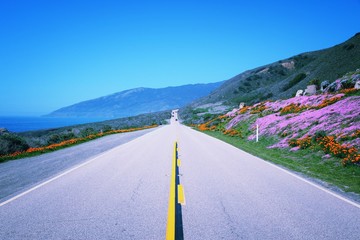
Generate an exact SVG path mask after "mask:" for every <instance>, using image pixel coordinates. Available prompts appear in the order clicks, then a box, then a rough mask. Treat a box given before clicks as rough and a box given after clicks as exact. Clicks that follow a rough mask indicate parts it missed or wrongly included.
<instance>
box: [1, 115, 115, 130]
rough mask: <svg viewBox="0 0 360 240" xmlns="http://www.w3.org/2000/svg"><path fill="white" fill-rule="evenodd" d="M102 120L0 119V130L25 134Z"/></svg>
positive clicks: (102, 119)
mask: <svg viewBox="0 0 360 240" xmlns="http://www.w3.org/2000/svg"><path fill="white" fill-rule="evenodd" d="M104 120H108V119H104V118H54V117H51V118H50V117H2V116H0V128H6V129H7V130H9V131H10V132H25V131H33V130H41V129H49V128H57V127H66V126H72V125H76V124H82V123H91V122H100V121H104Z"/></svg>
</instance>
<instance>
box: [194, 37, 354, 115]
mask: <svg viewBox="0 0 360 240" xmlns="http://www.w3.org/2000/svg"><path fill="white" fill-rule="evenodd" d="M359 66H360V33H357V34H356V35H355V36H353V37H352V38H350V39H349V40H347V41H346V42H344V43H342V44H339V45H336V46H334V47H331V48H328V49H324V50H320V51H315V52H308V53H302V54H299V55H297V56H293V57H290V58H288V59H284V60H281V61H278V62H275V63H271V64H268V65H265V66H261V67H258V68H255V69H252V70H249V71H246V72H243V73H241V74H239V75H237V76H235V77H233V78H231V79H229V80H227V81H226V82H225V83H224V84H223V85H222V86H221V87H219V88H218V89H216V90H215V91H214V92H212V93H211V94H210V95H208V96H206V97H203V98H201V99H199V100H197V101H195V102H193V103H192V104H191V105H190V107H189V108H188V109H192V108H204V106H205V107H207V108H211V106H212V105H215V106H217V107H218V106H219V105H223V106H231V107H234V106H238V105H239V103H240V102H245V103H247V104H253V103H256V102H260V101H264V100H277V99H285V98H289V97H292V96H295V93H296V91H297V90H298V89H304V88H306V85H307V84H308V82H309V81H311V80H313V79H317V81H319V82H322V81H325V80H328V81H330V82H331V81H334V80H335V79H337V78H339V77H341V76H343V75H344V74H345V73H347V72H349V71H353V70H354V69H357V68H358V67H359ZM210 110H211V109H210Z"/></svg>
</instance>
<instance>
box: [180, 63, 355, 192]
mask: <svg viewBox="0 0 360 240" xmlns="http://www.w3.org/2000/svg"><path fill="white" fill-rule="evenodd" d="M359 80H360V70H357V71H355V72H350V73H348V74H345V75H344V76H343V77H342V78H340V79H337V80H336V81H335V82H336V83H338V84H337V85H338V87H339V88H338V89H337V90H335V91H333V92H327V93H318V94H316V95H311V96H299V97H293V98H289V99H284V100H277V101H263V102H260V103H256V104H254V105H250V106H245V107H242V108H240V109H233V110H232V111H230V112H228V113H226V114H213V115H211V116H208V118H207V121H203V122H200V123H199V122H198V121H194V122H192V120H191V119H187V123H188V125H190V126H192V127H194V128H195V129H198V130H199V131H203V132H204V133H206V134H209V135H211V136H214V137H216V138H218V139H221V140H223V141H225V142H228V143H230V144H232V145H234V146H236V147H238V148H240V149H243V150H244V151H246V152H249V153H251V154H253V155H255V156H258V157H260V158H263V159H265V160H268V161H271V162H273V163H275V164H279V165H281V166H284V167H286V168H288V169H291V170H293V171H296V172H298V173H301V174H303V175H306V176H309V177H312V178H315V179H318V180H320V181H323V184H325V183H324V182H326V183H328V184H330V185H333V186H337V187H339V188H340V189H342V190H343V191H346V192H352V193H356V194H360V151H359V150H360V109H359V106H360V90H359V89H355V88H354V84H355V82H357V81H359ZM202 114H204V113H202ZM257 127H258V128H259V141H258V142H256V129H257Z"/></svg>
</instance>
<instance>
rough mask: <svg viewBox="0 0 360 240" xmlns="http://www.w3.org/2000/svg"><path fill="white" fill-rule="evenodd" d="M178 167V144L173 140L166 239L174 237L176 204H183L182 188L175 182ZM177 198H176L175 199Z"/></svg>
mask: <svg viewBox="0 0 360 240" xmlns="http://www.w3.org/2000/svg"><path fill="white" fill-rule="evenodd" d="M179 167H180V159H178V144H177V142H175V144H174V150H173V158H172V164H171V180H170V194H169V207H168V221H167V226H166V240H174V239H175V236H176V235H175V234H176V233H175V228H176V204H185V196H184V188H183V186H182V185H180V184H178V182H177V180H176V179H177V170H178V168H179ZM176 198H177V199H176Z"/></svg>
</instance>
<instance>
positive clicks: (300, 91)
mask: <svg viewBox="0 0 360 240" xmlns="http://www.w3.org/2000/svg"><path fill="white" fill-rule="evenodd" d="M303 93H304V91H303V90H301V89H300V90H297V92H296V94H295V97H300V96H302V95H303Z"/></svg>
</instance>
